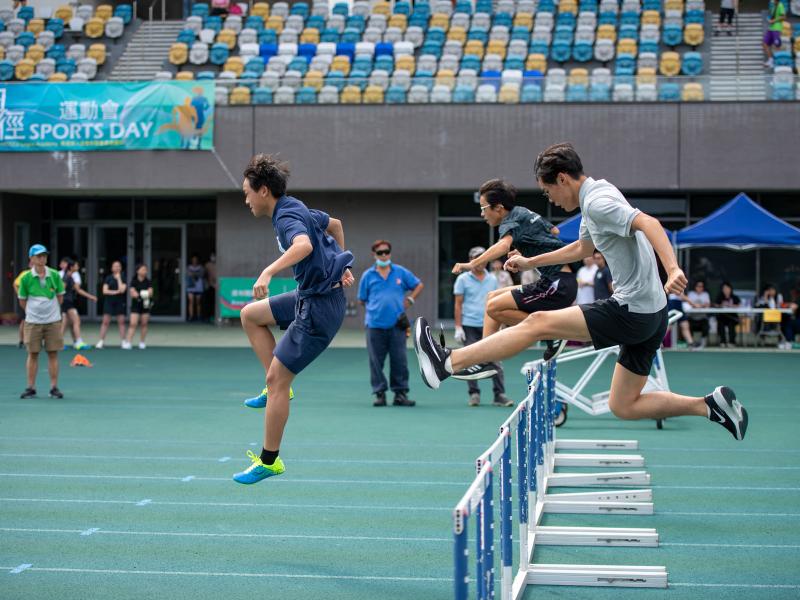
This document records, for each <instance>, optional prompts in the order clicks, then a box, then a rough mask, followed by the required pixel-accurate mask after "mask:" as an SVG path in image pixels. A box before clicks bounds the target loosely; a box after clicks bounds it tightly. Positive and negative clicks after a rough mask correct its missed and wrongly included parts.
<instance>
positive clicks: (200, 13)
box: [192, 3, 208, 19]
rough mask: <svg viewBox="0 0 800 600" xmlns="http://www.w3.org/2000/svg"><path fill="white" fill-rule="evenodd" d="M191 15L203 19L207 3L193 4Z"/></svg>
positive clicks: (206, 11)
mask: <svg viewBox="0 0 800 600" xmlns="http://www.w3.org/2000/svg"><path fill="white" fill-rule="evenodd" d="M192 15H194V16H196V17H203V18H204V19H205V18H206V17H207V16H208V4H200V3H198V4H193V5H192Z"/></svg>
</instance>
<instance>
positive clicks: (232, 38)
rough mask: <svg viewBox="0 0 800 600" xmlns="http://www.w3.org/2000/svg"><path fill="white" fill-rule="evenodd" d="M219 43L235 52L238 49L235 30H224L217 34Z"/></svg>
mask: <svg viewBox="0 0 800 600" xmlns="http://www.w3.org/2000/svg"><path fill="white" fill-rule="evenodd" d="M217 42H218V43H220V44H225V45H226V46H228V49H229V50H233V49H234V48H235V47H236V32H235V31H234V30H233V29H223V30H222V31H220V32H219V33H218V34H217Z"/></svg>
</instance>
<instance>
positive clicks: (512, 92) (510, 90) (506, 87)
mask: <svg viewBox="0 0 800 600" xmlns="http://www.w3.org/2000/svg"><path fill="white" fill-rule="evenodd" d="M561 1H562V2H563V1H564V0H561ZM497 99H498V101H499V102H500V103H502V104H519V86H518V85H515V84H513V83H504V84H503V85H502V87H501V88H500V95H499V96H498V98H497Z"/></svg>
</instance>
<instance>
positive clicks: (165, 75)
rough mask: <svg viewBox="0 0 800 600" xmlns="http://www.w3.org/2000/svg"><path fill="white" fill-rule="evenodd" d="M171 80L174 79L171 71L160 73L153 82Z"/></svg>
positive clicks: (154, 77)
mask: <svg viewBox="0 0 800 600" xmlns="http://www.w3.org/2000/svg"><path fill="white" fill-rule="evenodd" d="M170 79H172V73H171V72H170V71H159V72H158V73H156V74H155V75H153V81H169V80H170Z"/></svg>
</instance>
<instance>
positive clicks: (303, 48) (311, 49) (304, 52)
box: [297, 44, 317, 62]
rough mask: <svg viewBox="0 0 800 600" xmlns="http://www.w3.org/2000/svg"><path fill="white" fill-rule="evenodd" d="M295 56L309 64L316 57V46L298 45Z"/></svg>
mask: <svg viewBox="0 0 800 600" xmlns="http://www.w3.org/2000/svg"><path fill="white" fill-rule="evenodd" d="M297 55H298V56H302V57H303V58H305V59H306V62H311V59H312V58H314V57H315V56H316V55H317V45H316V44H300V45H299V46H298V47H297Z"/></svg>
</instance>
